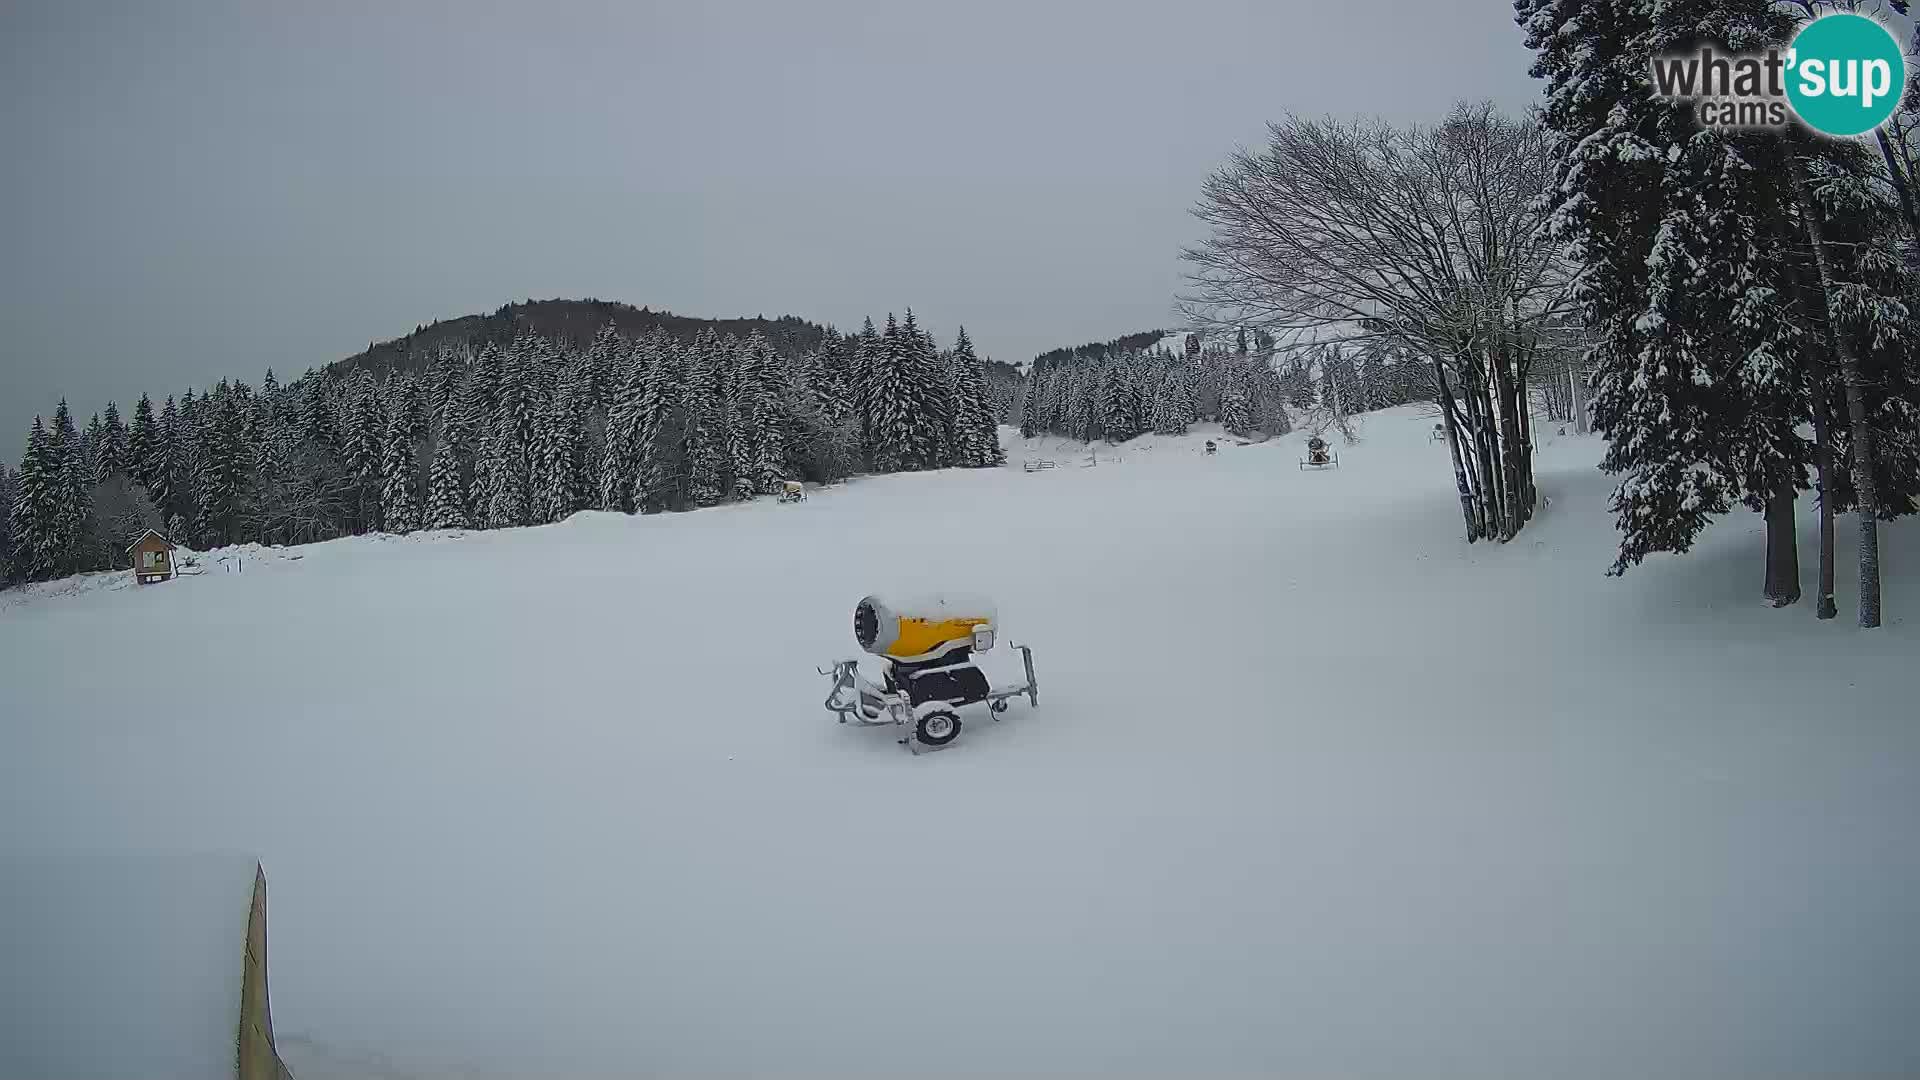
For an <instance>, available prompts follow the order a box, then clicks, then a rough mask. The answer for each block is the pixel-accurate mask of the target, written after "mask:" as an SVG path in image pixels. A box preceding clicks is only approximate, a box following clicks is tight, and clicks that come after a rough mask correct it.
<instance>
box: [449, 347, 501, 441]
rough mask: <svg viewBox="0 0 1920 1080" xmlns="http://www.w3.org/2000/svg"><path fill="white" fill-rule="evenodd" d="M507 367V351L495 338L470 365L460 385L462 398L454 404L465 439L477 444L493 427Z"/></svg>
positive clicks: (460, 396) (482, 348)
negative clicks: (502, 349) (503, 374)
mask: <svg viewBox="0 0 1920 1080" xmlns="http://www.w3.org/2000/svg"><path fill="white" fill-rule="evenodd" d="M505 368H506V355H505V354H504V353H502V352H501V350H500V346H499V345H496V344H494V343H493V342H488V343H487V344H486V345H484V346H482V347H481V349H480V355H479V356H478V357H476V358H475V359H474V362H473V363H472V364H471V365H470V366H469V367H468V368H467V376H466V380H465V381H464V382H463V383H462V384H461V386H460V394H459V400H458V403H457V405H456V406H455V408H456V409H457V410H458V413H459V416H460V431H461V434H462V437H463V441H468V442H471V443H473V444H475V445H477V444H478V443H479V441H480V439H481V438H482V437H483V435H484V433H485V432H486V431H487V430H488V429H489V428H491V427H492V425H493V410H494V407H495V405H496V403H497V402H498V401H499V397H500V380H501V374H502V372H503V371H504V370H505Z"/></svg>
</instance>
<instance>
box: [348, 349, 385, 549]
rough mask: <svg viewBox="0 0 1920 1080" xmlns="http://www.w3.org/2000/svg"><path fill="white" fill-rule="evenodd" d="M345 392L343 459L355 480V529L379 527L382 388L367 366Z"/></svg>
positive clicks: (383, 439)
mask: <svg viewBox="0 0 1920 1080" xmlns="http://www.w3.org/2000/svg"><path fill="white" fill-rule="evenodd" d="M345 395H346V396H345V400H344V402H343V406H344V408H343V414H344V423H343V424H342V425H341V432H340V435H341V442H342V444H343V445H342V450H343V451H344V453H343V460H344V463H345V465H346V469H347V474H348V475H349V476H350V477H352V479H353V484H354V496H353V502H354V506H355V512H354V521H353V525H352V529H353V531H355V532H370V531H372V530H375V529H378V528H379V527H380V487H381V478H380V460H381V457H382V454H383V452H384V450H385V446H384V443H385V441H386V440H385V434H386V430H387V420H386V416H385V410H384V409H383V408H382V406H381V401H380V391H379V388H378V387H377V386H375V385H374V382H373V376H372V374H370V373H369V372H368V371H367V370H366V369H365V368H362V369H360V370H359V371H357V372H355V373H354V375H353V378H352V380H351V381H350V382H349V383H348V384H347V388H346V391H345Z"/></svg>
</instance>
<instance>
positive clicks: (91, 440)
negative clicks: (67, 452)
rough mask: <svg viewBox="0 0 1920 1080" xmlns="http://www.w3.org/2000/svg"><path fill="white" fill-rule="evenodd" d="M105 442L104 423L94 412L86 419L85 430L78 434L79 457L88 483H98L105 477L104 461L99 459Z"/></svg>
mask: <svg viewBox="0 0 1920 1080" xmlns="http://www.w3.org/2000/svg"><path fill="white" fill-rule="evenodd" d="M106 442H107V428H106V425H105V424H103V423H101V422H100V414H99V413H94V414H93V416H92V418H90V419H89V420H88V421H87V429H86V431H84V432H82V433H81V435H80V457H81V461H82V463H83V465H84V471H85V472H86V474H87V480H88V481H89V482H90V483H95V484H98V483H99V482H100V481H102V480H104V479H106V471H105V463H104V462H102V460H101V453H102V452H103V451H104V450H105V449H106Z"/></svg>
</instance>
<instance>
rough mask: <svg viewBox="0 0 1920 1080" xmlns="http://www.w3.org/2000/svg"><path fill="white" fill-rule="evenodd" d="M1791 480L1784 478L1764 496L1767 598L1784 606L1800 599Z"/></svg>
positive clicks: (1775, 605)
mask: <svg viewBox="0 0 1920 1080" xmlns="http://www.w3.org/2000/svg"><path fill="white" fill-rule="evenodd" d="M1794 494H1795V493H1794V490H1793V482H1792V481H1790V480H1785V481H1782V482H1781V483H1780V486H1779V487H1777V488H1775V489H1774V492H1773V497H1772V498H1770V499H1768V500H1767V582H1766V597H1767V602H1768V603H1770V604H1772V605H1773V606H1774V607H1786V606H1788V605H1789V604H1797V603H1799V602H1800V539H1799V537H1798V536H1797V535H1796V534H1795V533H1794V521H1793V509H1794Z"/></svg>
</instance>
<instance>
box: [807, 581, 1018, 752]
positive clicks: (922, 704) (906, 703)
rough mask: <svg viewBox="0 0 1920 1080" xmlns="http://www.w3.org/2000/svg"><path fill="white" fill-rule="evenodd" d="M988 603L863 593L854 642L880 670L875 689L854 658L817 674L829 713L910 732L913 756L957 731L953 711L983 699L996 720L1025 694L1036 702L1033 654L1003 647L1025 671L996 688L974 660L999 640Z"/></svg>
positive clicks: (904, 741) (942, 743)
mask: <svg viewBox="0 0 1920 1080" xmlns="http://www.w3.org/2000/svg"><path fill="white" fill-rule="evenodd" d="M996 619H997V613H996V611H995V609H994V605H993V602H992V601H990V600H987V599H985V598H982V597H977V596H967V595H962V594H959V593H935V594H933V595H929V596H920V597H908V598H892V597H881V596H868V597H864V598H862V599H861V601H860V602H859V603H858V604H856V605H855V606H854V609H853V638H854V640H855V641H856V642H858V643H859V645H860V647H861V648H862V649H865V650H866V651H867V652H868V653H871V654H872V655H874V656H877V657H880V659H881V662H882V663H883V664H885V665H886V672H885V676H884V678H883V681H882V682H881V683H880V684H878V685H876V684H874V683H872V682H869V681H868V680H867V678H866V677H865V676H864V675H862V674H861V672H860V662H859V660H858V659H852V660H841V661H838V662H836V663H835V664H834V665H833V666H832V667H831V668H819V669H817V670H819V672H820V674H822V675H831V676H833V689H831V690H829V691H828V692H827V700H826V702H825V704H826V707H827V711H828V712H832V713H836V714H838V715H839V717H840V722H841V723H843V724H845V723H848V722H852V723H856V724H864V725H879V724H894V725H898V726H901V727H909V726H910V727H911V728H912V730H913V734H912V735H911V736H904V737H902V738H901V739H900V742H901V743H902V744H904V745H905V746H906V747H907V748H908V749H910V750H912V751H913V752H914V753H916V754H917V753H919V752H920V751H921V750H922V749H923V748H926V749H936V750H937V749H943V748H945V747H946V746H947V745H948V744H949V743H951V742H953V740H954V739H955V738H957V737H958V736H959V734H960V715H959V713H958V711H957V710H958V709H959V708H960V707H961V706H963V705H975V704H979V703H981V702H985V703H986V704H987V707H988V709H989V711H990V712H991V713H992V715H993V718H994V719H995V720H999V719H1000V714H1001V713H1004V712H1006V711H1007V699H1009V698H1014V697H1019V696H1020V695H1022V694H1025V695H1026V696H1027V702H1028V704H1029V705H1031V706H1038V705H1039V704H1040V690H1039V683H1038V681H1037V680H1035V678H1034V675H1033V650H1032V649H1029V648H1028V647H1027V646H1025V645H1020V644H1017V643H1013V642H1009V643H1008V644H1009V645H1011V646H1012V647H1013V648H1014V649H1016V650H1018V651H1019V653H1020V657H1021V660H1022V662H1023V663H1024V664H1025V666H1026V676H1027V677H1026V681H1025V682H1024V683H1021V684H1019V685H1017V686H1002V687H995V686H993V685H992V684H991V683H989V682H988V681H987V673H986V672H984V671H982V670H981V669H980V668H979V666H978V665H976V664H975V663H974V662H973V654H974V653H976V652H986V651H988V650H989V649H992V648H993V646H994V641H995V638H996V637H997V635H998V629H997V622H996Z"/></svg>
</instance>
